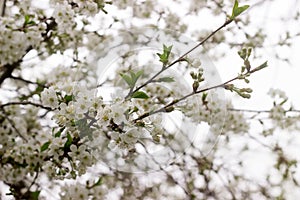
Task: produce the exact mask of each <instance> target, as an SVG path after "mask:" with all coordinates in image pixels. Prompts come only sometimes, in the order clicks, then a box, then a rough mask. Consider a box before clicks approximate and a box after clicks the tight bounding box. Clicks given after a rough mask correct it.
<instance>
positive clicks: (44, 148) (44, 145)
mask: <svg viewBox="0 0 300 200" xmlns="http://www.w3.org/2000/svg"><path fill="white" fill-rule="evenodd" d="M50 144H51V142H49V141H48V142H45V143H44V144H43V145H42V146H41V152H43V151H45V150H47V149H48V147H49V145H50Z"/></svg>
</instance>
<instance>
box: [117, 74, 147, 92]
mask: <svg viewBox="0 0 300 200" xmlns="http://www.w3.org/2000/svg"><path fill="white" fill-rule="evenodd" d="M129 73H130V76H128V75H126V74H120V76H121V77H122V78H123V79H124V80H125V82H126V83H127V84H128V85H129V87H130V88H133V87H134V86H135V84H136V82H137V80H138V79H139V78H140V77H141V76H142V74H143V73H144V72H143V70H140V71H138V72H137V73H134V72H133V71H130V72H129Z"/></svg>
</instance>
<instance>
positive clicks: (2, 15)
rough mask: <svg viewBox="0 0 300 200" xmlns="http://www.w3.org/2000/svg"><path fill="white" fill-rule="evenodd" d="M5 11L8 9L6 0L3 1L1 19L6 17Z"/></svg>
mask: <svg viewBox="0 0 300 200" xmlns="http://www.w3.org/2000/svg"><path fill="white" fill-rule="evenodd" d="M5 9H6V0H3V2H2V10H1V17H4V15H5Z"/></svg>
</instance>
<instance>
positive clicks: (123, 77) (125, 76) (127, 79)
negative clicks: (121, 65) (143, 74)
mask: <svg viewBox="0 0 300 200" xmlns="http://www.w3.org/2000/svg"><path fill="white" fill-rule="evenodd" d="M120 76H121V77H122V79H123V80H124V81H125V82H126V83H127V84H128V85H129V87H133V86H134V84H133V80H132V78H131V77H130V76H127V75H126V74H120Z"/></svg>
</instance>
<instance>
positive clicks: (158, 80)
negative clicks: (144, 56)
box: [157, 77, 175, 83]
mask: <svg viewBox="0 0 300 200" xmlns="http://www.w3.org/2000/svg"><path fill="white" fill-rule="evenodd" d="M174 81H175V80H174V78H173V77H162V78H159V79H157V82H166V83H171V82H174Z"/></svg>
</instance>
